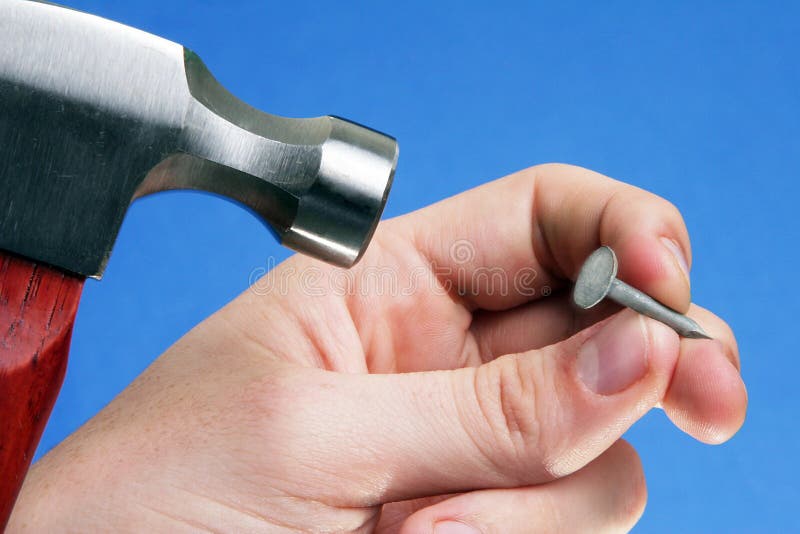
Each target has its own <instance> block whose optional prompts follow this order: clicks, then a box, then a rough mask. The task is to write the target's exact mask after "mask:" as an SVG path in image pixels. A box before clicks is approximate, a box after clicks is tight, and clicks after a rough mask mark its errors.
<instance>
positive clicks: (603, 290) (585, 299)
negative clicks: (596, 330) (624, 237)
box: [572, 247, 712, 339]
mask: <svg viewBox="0 0 800 534" xmlns="http://www.w3.org/2000/svg"><path fill="white" fill-rule="evenodd" d="M606 297H608V298H610V299H611V300H613V301H614V302H616V303H617V304H621V305H622V306H627V307H629V308H631V309H634V310H636V311H637V312H639V313H641V314H643V315H646V316H648V317H651V318H653V319H655V320H657V321H661V322H662V323H664V324H666V325H667V326H669V327H671V328H672V329H673V330H675V331H676V332H677V333H678V334H680V335H681V336H683V337H689V338H695V339H712V338H711V336H709V335H708V334H706V333H705V331H704V330H703V329H702V328H701V327H700V325H699V324H697V323H696V322H695V321H693V320H692V319H690V318H689V317H687V316H685V315H683V314H680V313H678V312H676V311H675V310H673V309H672V308H669V307H667V306H664V305H663V304H661V303H660V302H658V301H657V300H655V299H654V298H652V297H650V296H649V295H647V294H645V293H642V292H641V291H639V290H638V289H636V288H635V287H631V286H629V285H628V284H626V283H625V282H623V281H622V280H617V255H616V254H614V251H613V250H611V248H610V247H600V248H599V249H597V250H595V251H594V252H592V254H591V255H590V256H589V257H588V258H587V259H586V261H585V262H584V264H583V266H582V267H581V271H580V273H579V274H578V279H577V280H576V281H575V289H574V290H573V292H572V300H573V302H574V303H575V305H576V306H578V307H579V308H581V309H584V310H588V309H589V308H591V307H593V306H595V305H596V304H598V303H599V302H600V301H602V300H603V299H604V298H606Z"/></svg>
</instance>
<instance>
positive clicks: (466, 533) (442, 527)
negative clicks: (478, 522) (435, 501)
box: [433, 521, 480, 534]
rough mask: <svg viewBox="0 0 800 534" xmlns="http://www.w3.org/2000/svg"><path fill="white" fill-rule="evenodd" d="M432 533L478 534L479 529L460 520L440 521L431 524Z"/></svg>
mask: <svg viewBox="0 0 800 534" xmlns="http://www.w3.org/2000/svg"><path fill="white" fill-rule="evenodd" d="M433 534H480V530H478V529H476V528H475V527H473V526H471V525H467V524H466V523H462V522H461V521H441V522H439V523H436V524H435V525H434V526H433Z"/></svg>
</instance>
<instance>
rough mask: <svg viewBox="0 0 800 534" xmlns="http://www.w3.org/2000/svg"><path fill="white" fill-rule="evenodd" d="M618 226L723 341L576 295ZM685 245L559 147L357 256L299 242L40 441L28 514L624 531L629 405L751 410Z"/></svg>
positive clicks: (58, 524) (731, 423)
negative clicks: (60, 435)
mask: <svg viewBox="0 0 800 534" xmlns="http://www.w3.org/2000/svg"><path fill="white" fill-rule="evenodd" d="M600 244H607V245H610V246H611V247H612V248H613V249H614V250H615V251H616V252H617V255H618V257H619V260H620V269H621V270H620V273H619V275H620V278H622V279H624V280H626V281H627V282H629V283H630V284H632V285H634V286H636V287H638V288H640V289H642V290H644V291H645V292H647V293H649V294H651V295H652V296H654V297H655V298H657V299H659V300H661V301H662V302H664V303H665V304H667V305H670V306H671V307H673V308H675V309H677V310H679V311H682V312H685V311H687V310H688V313H689V314H690V315H691V316H693V317H694V318H695V319H697V320H698V321H699V322H700V323H701V324H702V326H703V327H704V328H705V329H706V331H707V332H709V333H710V334H711V335H712V336H713V337H714V338H715V340H713V341H708V340H691V339H679V338H678V336H677V335H676V334H675V333H674V332H672V331H671V330H669V329H668V328H667V327H665V326H663V325H661V324H660V323H657V322H655V321H652V320H649V319H645V318H643V317H641V316H639V315H636V314H634V313H633V312H631V311H623V312H620V313H617V314H615V315H613V317H610V318H609V316H610V315H611V314H612V313H613V312H615V311H616V310H615V309H614V308H612V307H611V305H607V306H605V307H602V308H601V309H599V310H595V311H594V312H593V313H592V314H591V315H590V316H586V315H583V314H576V313H575V312H574V311H573V309H572V307H571V306H570V304H569V299H568V296H569V289H570V282H569V279H570V278H574V276H575V274H576V271H577V269H578V268H579V267H580V265H581V263H582V261H583V260H584V259H585V258H586V257H587V256H588V254H589V253H590V252H591V251H593V250H594V249H595V248H596V247H598V246H599V245H600ZM690 260H691V253H690V248H689V238H688V235H687V232H686V228H685V226H684V223H683V221H682V219H681V216H680V214H679V213H678V211H677V210H676V209H675V208H674V207H673V206H672V205H670V204H669V203H668V202H666V201H664V200H662V199H660V198H658V197H656V196H654V195H651V194H649V193H646V192H644V191H641V190H639V189H636V188H634V187H631V186H629V185H625V184H623V183H620V182H616V181H614V180H611V179H608V178H605V177H603V176H600V175H598V174H595V173H592V172H590V171H587V170H583V169H579V168H575V167H568V166H562V165H547V166H541V167H535V168H532V169H529V170H526V171H523V172H520V173H517V174H515V175H512V176H509V177H507V178H505V179H502V180H499V181H496V182H493V183H490V184H487V185H485V186H483V187H480V188H478V189H475V190H472V191H468V192H466V193H464V194H461V195H459V196H457V197H454V198H452V199H448V200H446V201H444V202H441V203H439V204H436V205H434V206H431V207H429V208H426V209H423V210H421V211H418V212H415V213H412V214H410V215H407V216H404V217H400V218H397V219H393V220H390V221H387V222H384V223H382V224H381V226H380V228H379V230H378V232H377V233H376V235H375V238H374V242H373V244H372V245H371V247H370V249H369V251H368V252H367V254H366V255H365V257H364V258H363V260H362V262H361V263H360V264H359V265H358V266H357V267H355V268H354V269H353V270H351V271H349V272H348V271H342V270H339V269H335V268H333V267H329V266H325V265H322V264H320V263H318V262H314V261H313V260H309V259H306V258H302V257H294V258H292V259H290V260H289V261H286V262H284V263H283V264H281V265H280V266H278V267H277V268H276V269H274V270H273V271H272V272H271V273H270V274H269V275H267V277H266V278H265V279H263V280H261V281H259V282H258V283H257V284H256V285H255V286H254V288H252V290H250V291H247V292H245V293H244V294H242V295H241V296H240V297H238V298H237V299H236V300H235V301H234V302H232V303H231V304H229V305H228V306H226V307H225V308H223V309H222V310H221V311H219V312H218V313H216V314H215V315H213V316H212V317H210V318H209V319H207V320H206V321H204V322H203V323H202V324H201V325H199V326H198V327H196V328H195V329H194V330H192V331H191V332H190V333H189V334H187V335H186V336H185V337H184V338H183V339H181V340H180V341H179V342H178V343H176V344H175V345H174V346H173V347H172V348H170V349H169V350H168V351H167V352H166V353H165V354H164V355H163V356H161V357H160V358H159V359H158V360H157V361H156V362H155V363H154V364H153V365H152V366H151V367H150V368H149V369H148V370H147V371H146V372H145V373H144V374H143V375H142V376H141V377H140V378H139V379H137V380H136V381H135V382H134V383H133V384H132V385H131V386H130V387H129V388H128V389H127V390H125V391H124V392H123V393H122V394H121V395H120V396H119V397H118V398H117V399H116V400H114V401H113V402H112V403H111V405H109V406H108V407H107V408H106V409H105V410H103V411H102V412H101V413H100V414H99V415H98V416H97V417H95V418H94V419H93V420H91V421H90V422H89V423H88V424H87V425H86V426H84V427H83V428H82V429H80V430H79V431H78V432H76V433H75V434H74V435H73V436H71V437H70V438H68V439H67V440H66V441H65V442H64V443H62V444H61V445H60V446H59V447H57V448H56V449H55V450H53V451H52V452H51V453H50V454H49V455H47V456H46V457H45V458H44V459H43V460H42V461H40V462H39V463H38V464H37V465H36V466H35V467H34V469H33V470H32V472H31V474H30V476H29V478H28V480H27V481H26V483H25V486H24V488H23V492H22V494H21V496H20V500H19V501H18V505H17V508H16V510H15V513H14V515H13V516H12V520H11V524H10V527H9V528H10V532H17V531H36V532H42V531H65V530H68V531H80V532H87V531H120V530H122V531H169V532H180V531H195V530H205V529H207V530H214V531H237V532H239V531H248V532H249V531H299V532H306V531H315V532H323V531H325V532H369V531H376V532H396V531H398V530H399V531H402V532H408V533H411V532H413V533H425V534H427V533H431V532H434V529H437V530H436V532H437V533H438V532H440V530H438V528H445V530H442V531H441V532H449V533H454V532H462V530H457V529H456V528H455V527H463V528H466V527H468V526H471V527H473V528H474V529H477V531H478V532H503V533H513V532H531V531H602V530H616V529H628V528H630V527H631V526H632V525H633V524H634V523H635V522H636V520H637V519H638V517H639V516H640V514H641V512H642V510H643V507H644V504H645V500H646V490H645V484H644V479H643V475H642V470H641V466H640V464H639V461H638V458H637V456H636V453H635V452H634V451H633V449H632V448H631V447H630V446H629V445H627V444H626V443H625V442H624V441H622V440H621V439H620V436H621V435H622V434H623V433H624V432H625V430H626V429H627V428H628V427H630V426H631V425H632V424H633V423H634V422H635V421H636V420H637V419H639V418H640V417H641V416H642V415H644V414H645V413H646V412H647V411H648V410H650V409H651V408H653V407H654V406H658V405H661V406H663V408H664V410H665V411H666V414H667V415H668V416H669V417H670V419H672V421H673V422H674V423H675V424H676V425H677V426H678V427H679V428H680V429H682V430H683V431H685V432H687V433H689V434H691V435H692V436H694V437H695V438H697V439H699V440H701V441H704V442H707V443H720V442H722V441H725V440H726V439H728V438H729V437H730V436H731V435H732V434H733V433H735V432H736V430H738V428H739V427H740V426H741V424H742V422H743V419H744V414H745V409H746V404H747V396H746V393H745V388H744V384H743V383H742V380H741V378H740V376H739V372H738V367H739V360H738V353H737V349H736V343H735V340H734V338H733V335H732V333H731V331H730V329H729V328H728V327H727V326H726V325H725V324H724V323H723V322H722V321H721V320H720V319H718V318H717V317H715V316H714V315H712V314H711V313H710V312H708V311H705V310H703V309H701V308H698V307H696V306H690V296H689V278H688V265H689V263H690ZM386 273H388V274H386ZM534 274H535V276H534ZM381 277H382V278H383V279H384V280H388V282H384V284H383V285H380V287H377V286H378V284H376V280H377V279H378V278H381ZM391 280H394V281H395V283H396V287H388V289H387V285H386V284H387V283H388V284H389V286H391V284H392V282H391ZM503 280H505V290H503V287H504V286H503V284H504V282H503ZM348 284H351V287H347V286H348ZM545 287H547V288H549V289H550V291H551V292H552V294H551V295H549V296H543V293H547V291H546V290H545V289H544V288H545ZM446 527H450V530H446ZM464 532H467V531H466V530H464Z"/></svg>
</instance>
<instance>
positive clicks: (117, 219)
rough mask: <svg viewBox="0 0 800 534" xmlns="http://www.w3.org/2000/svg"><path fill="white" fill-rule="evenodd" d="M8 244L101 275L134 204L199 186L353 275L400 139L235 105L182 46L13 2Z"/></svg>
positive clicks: (1, 81)
mask: <svg viewBox="0 0 800 534" xmlns="http://www.w3.org/2000/svg"><path fill="white" fill-rule="evenodd" d="M0 42H2V47H0V147H2V148H1V149H0V150H1V151H0V249H4V250H7V251H10V252H14V253H16V254H19V255H22V256H26V257H28V258H31V259H34V260H37V261H40V262H44V263H48V264H51V265H54V266H56V267H60V268H62V269H65V270H68V271H71V272H73V273H76V274H79V275H83V276H91V277H95V278H99V277H100V276H101V275H102V272H103V269H104V267H105V265H106V262H107V261H108V257H109V255H110V253H111V249H112V247H113V244H114V241H115V239H116V236H117V233H118V231H119V227H120V225H121V224H122V220H123V218H124V215H125V212H126V210H127V208H128V206H129V205H130V203H131V202H132V201H133V200H134V199H136V198H138V197H140V196H143V195H146V194H149V193H153V192H157V191H164V190H169V189H196V190H203V191H208V192H210V193H215V194H219V195H222V196H225V197H228V198H230V199H232V200H235V201H237V202H239V203H240V204H242V205H243V206H245V207H247V208H248V209H250V210H252V211H253V212H254V213H255V214H257V215H258V216H259V217H260V218H261V219H262V220H263V221H265V222H266V223H267V224H268V225H269V227H271V228H272V229H273V230H274V232H275V233H276V234H277V236H278V238H279V239H280V241H281V242H282V243H283V244H284V245H287V246H289V247H291V248H294V249H296V250H298V251H300V252H303V253H306V254H310V255H312V256H315V257H317V258H320V259H322V260H325V261H328V262H331V263H334V264H336V265H340V266H345V267H349V266H351V265H352V264H353V263H355V262H356V261H357V260H358V259H359V257H360V256H361V254H362V253H363V252H364V250H365V248H366V247H367V245H368V243H369V241H370V238H371V236H372V233H373V232H374V230H375V227H376V225H377V222H378V220H379V219H380V215H381V212H382V211H383V207H384V205H385V203H386V197H387V194H388V192H389V188H390V186H391V182H392V178H393V176H394V170H395V166H396V164H397V156H398V149H397V143H396V142H395V140H394V139H392V138H390V137H388V136H386V135H383V134H381V133H378V132H376V131H374V130H371V129H368V128H365V127H363V126H359V125H357V124H355V123H352V122H349V121H346V120H343V119H339V118H336V117H319V118H314V119H286V118H282V117H277V116H274V115H269V114H266V113H263V112H260V111H258V110H256V109H254V108H252V107H250V106H248V105H247V104H244V103H243V102H241V101H239V100H238V99H236V98H235V97H234V96H233V95H231V94H230V93H229V92H228V91H226V90H225V89H224V88H223V87H222V86H221V85H220V84H219V83H218V82H217V81H216V80H215V79H214V77H213V76H212V75H211V74H210V72H209V71H208V70H207V69H206V67H205V66H204V65H203V63H202V61H200V59H199V58H198V57H197V56H196V55H195V54H194V53H192V52H190V51H188V50H186V49H185V48H183V47H182V46H180V45H177V44H175V43H172V42H169V41H166V40H164V39H161V38H158V37H155V36H153V35H149V34H147V33H144V32H141V31H139V30H135V29H133V28H130V27H127V26H124V25H121V24H117V23H114V22H110V21H108V20H105V19H102V18H99V17H95V16H91V15H88V14H85V13H80V12H77V11H73V10H69V9H65V8H61V7H58V6H54V5H52V4H46V3H39V2H29V1H24V0H2V1H0Z"/></svg>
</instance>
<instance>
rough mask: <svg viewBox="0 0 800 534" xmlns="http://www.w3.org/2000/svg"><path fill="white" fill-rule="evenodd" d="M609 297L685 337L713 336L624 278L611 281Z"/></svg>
mask: <svg viewBox="0 0 800 534" xmlns="http://www.w3.org/2000/svg"><path fill="white" fill-rule="evenodd" d="M607 297H608V298H610V299H611V300H613V301H614V302H616V303H617V304H621V305H623V306H627V307H629V308H631V309H634V310H636V311H637V312H639V313H641V314H642V315H646V316H648V317H651V318H653V319H655V320H657V321H661V322H662V323H664V324H666V325H667V326H669V327H671V328H672V329H673V330H675V331H676V332H678V334H680V335H682V336H683V337H689V338H695V339H711V336H709V335H708V334H706V333H705V331H703V329H702V328H701V327H700V325H699V324H697V323H696V322H695V321H693V320H692V319H690V318H689V317H687V316H686V315H683V314H680V313H678V312H676V311H675V310H673V309H672V308H668V307H667V306H664V305H663V304H661V303H660V302H658V301H657V300H655V299H654V298H652V297H650V296H649V295H647V294H645V293H642V292H641V291H639V290H638V289H636V288H633V287H631V286H629V285H628V284H626V283H625V282H623V281H622V280H618V279H616V278H615V279H614V280H613V281H612V282H611V287H610V288H609V290H608V295H607Z"/></svg>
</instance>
